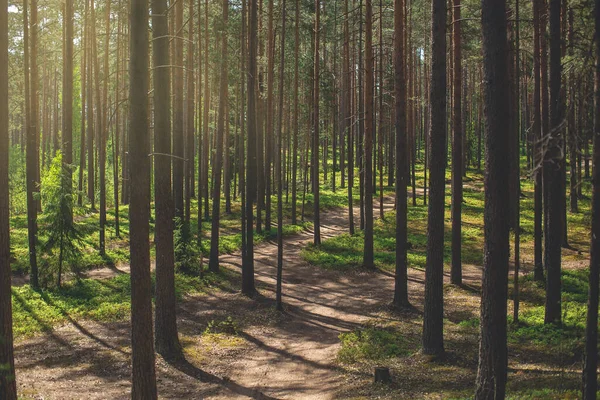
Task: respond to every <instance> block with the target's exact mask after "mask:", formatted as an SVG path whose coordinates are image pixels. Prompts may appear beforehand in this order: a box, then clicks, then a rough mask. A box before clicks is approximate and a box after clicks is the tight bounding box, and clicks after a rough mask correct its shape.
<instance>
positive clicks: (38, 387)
mask: <svg viewBox="0 0 600 400" xmlns="http://www.w3.org/2000/svg"><path fill="white" fill-rule="evenodd" d="M375 207H377V209H378V207H379V205H378V204H376V205H375ZM384 207H385V210H386V211H387V210H390V209H392V207H393V199H386V202H385V204H384ZM355 211H358V210H355ZM357 221H358V218H357ZM347 223H348V218H347V210H344V209H337V210H332V211H327V212H324V213H323V214H322V227H321V233H322V236H323V238H324V239H325V238H330V237H333V236H336V235H339V234H342V233H345V232H347ZM311 241H312V232H310V231H306V232H302V233H300V234H298V235H295V236H292V237H289V238H286V239H285V242H284V277H283V294H284V303H285V310H286V312H285V313H284V314H283V315H279V314H277V313H276V312H274V311H273V298H274V290H275V276H276V255H277V245H276V243H274V242H266V243H263V244H261V245H259V246H257V247H256V248H255V269H256V279H257V286H258V288H259V292H260V296H259V297H258V298H257V299H248V298H246V297H245V296H242V295H241V294H239V293H237V292H235V293H233V292H230V291H227V290H223V291H215V292H211V293H210V294H209V295H205V296H198V297H193V298H189V299H186V300H185V301H184V302H182V304H181V305H180V309H179V326H180V332H181V336H182V342H183V344H184V346H185V347H186V354H187V355H188V360H189V361H190V363H186V364H184V365H169V364H167V363H166V362H165V361H164V360H162V359H160V358H159V359H158V361H157V365H158V366H157V377H158V385H159V392H160V393H161V397H163V398H172V399H237V398H240V399H242V398H256V399H260V398H264V399H331V398H334V397H335V396H336V393H337V392H338V391H339V390H340V389H341V388H342V386H343V385H344V383H345V379H347V376H348V375H347V374H346V375H345V374H344V370H343V368H342V367H340V366H339V365H338V364H336V363H335V358H336V354H337V350H338V349H339V339H338V336H339V334H340V333H341V332H346V331H349V330H352V329H355V328H357V327H359V326H361V324H363V323H364V322H365V321H367V320H368V319H370V318H373V317H374V316H376V315H377V313H378V312H379V311H380V310H382V309H383V308H384V307H387V304H388V303H389V302H390V301H391V298H392V295H393V284H394V280H393V277H392V276H390V275H388V274H385V273H376V272H375V273H373V272H360V271H358V272H353V273H341V272H337V271H325V270H323V269H320V268H317V267H314V266H311V265H309V264H307V263H306V262H305V261H303V259H302V257H301V254H300V252H301V250H302V249H303V248H304V247H305V246H306V245H307V244H308V243H310V242H311ZM221 265H222V266H223V267H225V268H230V269H233V270H239V268H240V267H241V260H240V254H239V253H235V254H231V255H224V256H221ZM119 270H121V271H122V272H127V268H125V267H123V266H121V267H119ZM115 273H118V271H113V272H112V274H115ZM92 275H93V276H94V277H98V278H101V277H108V276H110V273H109V272H107V271H105V270H104V269H102V270H99V271H97V272H94V273H93V274H92ZM96 275H97V276H96ZM464 275H465V281H466V283H467V284H468V283H469V282H471V283H472V282H475V281H477V280H478V279H479V276H480V272H479V270H478V269H477V268H475V267H468V266H466V267H465V270H464ZM409 279H410V288H409V290H410V295H411V301H412V303H413V304H415V305H416V306H417V308H420V307H421V304H422V298H423V291H424V290H423V282H424V273H423V272H422V271H417V270H411V271H410V273H409ZM227 316H232V317H233V318H234V320H239V321H242V327H243V330H242V332H240V337H241V338H242V339H243V340H237V341H233V342H232V341H227V340H224V342H222V343H218V344H215V343H214V342H213V343H211V342H206V341H205V340H204V339H201V338H200V334H201V333H202V331H203V330H204V328H205V327H206V324H207V323H208V321H211V320H215V321H220V320H224V319H225V318H226V317H227ZM71 322H72V323H71V324H68V325H66V326H64V327H61V328H58V329H56V330H54V331H53V332H51V333H47V334H45V335H42V336H39V337H36V338H35V339H32V340H28V341H25V342H22V343H19V344H17V345H16V363H17V375H18V376H17V379H18V382H19V385H20V388H21V393H22V394H23V395H28V396H31V397H33V398H39V399H121V398H123V399H125V398H128V396H129V374H130V369H129V357H130V348H129V325H128V323H106V324H99V323H88V322H86V323H81V324H79V323H77V322H75V321H71Z"/></svg>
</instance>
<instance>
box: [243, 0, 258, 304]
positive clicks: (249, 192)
mask: <svg viewBox="0 0 600 400" xmlns="http://www.w3.org/2000/svg"><path fill="white" fill-rule="evenodd" d="M249 1H250V12H249V16H248V31H249V39H248V74H247V77H248V100H247V106H248V112H247V113H246V115H247V119H246V123H247V124H248V129H247V131H248V145H247V147H246V162H247V166H246V204H245V217H246V223H245V228H246V249H245V252H244V255H245V256H244V258H243V260H242V262H243V264H242V293H244V294H245V295H247V296H251V295H253V294H254V293H255V292H256V289H255V288H254V224H253V217H254V214H253V212H254V209H253V205H254V201H255V199H256V189H257V187H256V175H257V165H256V161H257V160H256V159H257V149H256V136H257V134H256V84H257V82H256V72H257V68H256V53H257V47H258V4H257V2H258V0H249Z"/></svg>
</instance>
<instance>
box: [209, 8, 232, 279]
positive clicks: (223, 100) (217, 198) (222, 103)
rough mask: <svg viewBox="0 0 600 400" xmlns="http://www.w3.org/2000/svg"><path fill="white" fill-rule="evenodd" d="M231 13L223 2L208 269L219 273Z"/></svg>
mask: <svg viewBox="0 0 600 400" xmlns="http://www.w3.org/2000/svg"><path fill="white" fill-rule="evenodd" d="M228 13H229V0H223V20H222V23H223V26H222V30H223V31H222V33H221V35H222V37H221V40H222V45H221V69H220V70H221V81H220V88H219V117H218V120H217V132H216V135H215V136H216V142H217V144H216V151H215V161H214V163H213V196H212V200H213V209H212V229H211V233H210V259H209V264H208V267H209V269H210V270H211V271H212V272H217V271H219V223H220V212H221V168H222V166H223V136H224V133H225V132H224V131H225V118H227V116H226V115H225V114H226V111H227V101H228V100H227V96H228V85H229V80H228V73H227V68H228V66H227V49H228V46H227V17H228Z"/></svg>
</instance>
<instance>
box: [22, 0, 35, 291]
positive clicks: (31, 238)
mask: <svg viewBox="0 0 600 400" xmlns="http://www.w3.org/2000/svg"><path fill="white" fill-rule="evenodd" d="M23 45H24V65H25V68H24V69H25V96H24V97H25V131H26V137H27V140H26V147H27V149H26V156H25V157H26V166H25V175H26V180H27V237H28V246H29V282H30V283H31V286H32V287H33V288H34V289H37V288H39V282H38V265H37V250H36V246H37V206H36V202H35V199H34V195H33V194H34V192H37V185H36V182H37V176H36V168H37V167H36V164H37V158H36V156H37V154H36V139H35V131H34V129H32V123H31V118H32V116H31V114H32V107H31V103H32V102H33V99H32V97H33V96H32V91H31V88H30V70H29V20H28V7H27V0H24V1H23Z"/></svg>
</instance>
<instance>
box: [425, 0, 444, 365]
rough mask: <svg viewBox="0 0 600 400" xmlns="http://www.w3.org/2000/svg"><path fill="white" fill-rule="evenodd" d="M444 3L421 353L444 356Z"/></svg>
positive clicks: (438, 4) (434, 82) (435, 41)
mask: <svg viewBox="0 0 600 400" xmlns="http://www.w3.org/2000/svg"><path fill="white" fill-rule="evenodd" d="M446 14H447V12H446V1H445V0H433V2H432V5H431V21H432V22H431V82H430V94H429V101H430V119H431V122H430V126H429V138H430V150H431V151H430V164H429V187H430V189H429V209H428V220H427V261H426V266H425V307H424V316H423V353H425V354H430V355H435V356H440V355H442V354H443V353H444V336H443V330H444V292H443V278H444V275H443V273H444V197H445V176H444V175H445V170H446V167H445V165H446V162H445V161H446Z"/></svg>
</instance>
